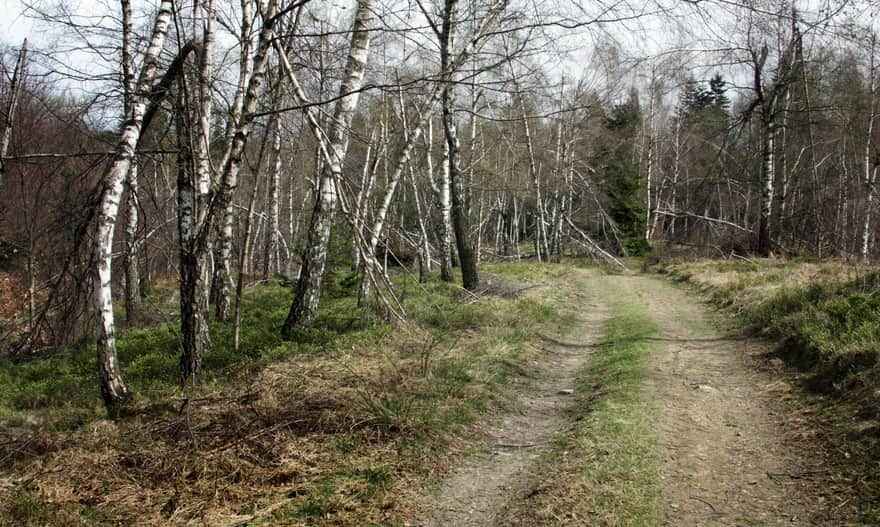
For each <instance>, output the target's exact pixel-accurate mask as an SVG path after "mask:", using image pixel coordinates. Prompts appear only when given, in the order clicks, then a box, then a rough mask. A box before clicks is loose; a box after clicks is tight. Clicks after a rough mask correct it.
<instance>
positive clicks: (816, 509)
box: [421, 271, 846, 527]
mask: <svg viewBox="0 0 880 527" xmlns="http://www.w3.org/2000/svg"><path fill="white" fill-rule="evenodd" d="M578 273H579V274H578V280H575V282H577V286H576V287H577V288H578V291H577V292H576V293H574V294H575V295H578V296H580V298H581V302H583V308H582V309H581V313H582V314H583V317H582V320H581V321H580V323H579V324H577V326H576V327H575V328H574V329H573V330H572V331H571V332H570V333H569V334H567V335H564V336H562V337H560V339H559V340H562V341H566V342H570V343H575V344H578V345H568V346H567V345H560V344H559V343H557V344H555V345H552V346H551V347H550V348H549V349H548V355H547V360H546V363H545V364H543V365H542V366H541V367H540V370H539V372H538V375H537V377H536V379H535V380H534V381H533V382H531V383H529V384H523V385H521V386H514V387H513V389H514V390H515V392H516V396H515V404H514V411H511V412H510V413H509V414H507V415H505V416H504V417H503V418H501V420H500V422H498V423H497V424H496V425H495V426H493V427H491V428H489V430H488V432H487V439H486V444H487V447H488V451H487V452H486V453H484V454H480V455H476V456H474V457H472V458H470V459H468V460H467V462H466V463H465V465H464V466H462V467H461V468H460V469H458V470H457V471H456V472H455V473H454V474H453V475H452V476H451V477H450V478H448V479H447V481H446V482H445V483H444V484H443V486H442V488H441V489H440V490H439V492H438V493H437V495H436V497H435V498H434V499H433V500H432V501H433V503H434V505H435V507H434V510H433V511H432V512H431V513H430V514H429V515H428V516H427V517H426V518H427V519H426V520H424V521H423V522H422V523H421V525H424V526H449V527H457V526H477V525H479V526H490V525H505V524H507V523H509V520H507V521H506V522H505V521H499V520H498V519H499V518H509V517H510V516H509V515H505V514H502V512H503V511H505V510H506V509H507V508H517V507H520V508H522V507H523V506H527V504H526V503H525V502H526V501H527V500H526V499H525V498H526V497H527V496H528V495H529V494H530V489H532V488H533V487H534V486H535V485H536V481H539V480H541V479H544V480H546V479H547V478H548V475H546V474H543V475H535V474H533V473H532V472H533V471H531V470H530V469H531V468H534V465H535V460H536V459H537V457H538V456H539V455H540V453H541V452H542V450H543V449H544V448H545V446H546V445H547V444H548V443H550V442H551V441H552V439H553V438H554V437H556V436H558V435H559V434H562V433H564V432H565V431H566V430H568V429H569V428H570V426H571V422H570V419H571V417H570V413H569V412H568V411H567V408H568V406H569V405H570V404H571V398H570V397H567V396H565V395H561V394H560V390H567V389H571V388H572V387H573V386H572V384H573V380H574V374H575V373H576V371H577V370H578V369H579V368H580V367H581V366H582V365H583V363H584V361H585V360H588V357H589V346H590V344H592V343H595V342H597V341H598V340H599V339H600V338H601V330H602V328H601V326H602V323H603V321H604V320H605V317H607V316H608V309H607V307H606V306H607V305H608V302H609V301H611V300H615V299H621V298H627V297H628V298H638V299H640V301H642V302H644V303H645V305H646V306H647V307H648V311H649V313H650V316H651V317H652V318H653V319H654V320H655V321H656V322H657V325H658V326H659V327H660V328H661V330H660V334H659V335H658V337H657V338H655V339H654V341H655V343H656V347H655V351H656V353H655V354H654V357H655V358H654V360H653V362H652V365H651V373H650V374H649V376H648V381H647V383H648V389H650V390H652V391H654V392H655V393H656V398H657V399H658V400H659V407H660V408H661V411H660V414H659V418H658V420H659V422H658V423H657V431H658V436H659V441H658V457H659V460H660V469H659V471H660V481H661V483H660V485H661V488H660V494H659V499H658V501H657V506H658V507H659V509H660V511H659V517H661V518H662V520H661V522H662V523H661V525H682V526H703V525H720V526H758V525H768V526H769V525H846V524H845V523H844V522H842V521H836V520H835V519H834V516H833V511H829V510H828V506H827V500H826V499H825V498H824V497H823V496H822V492H823V491H822V482H821V481H819V480H820V479H821V477H822V474H823V471H822V469H821V466H819V465H818V462H817V461H814V460H810V459H809V454H808V453H804V448H803V445H798V444H796V443H795V442H793V440H792V439H791V433H790V431H786V429H785V426H784V424H785V420H784V418H783V416H782V415H781V413H782V412H784V411H785V409H784V408H783V407H782V406H780V405H779V404H778V401H775V400H774V397H775V396H777V395H778V394H776V393H774V391H773V387H772V382H771V380H770V379H769V378H768V377H767V376H766V375H764V374H762V373H759V372H756V371H754V368H752V367H750V366H749V365H748V364H747V360H748V359H747V357H748V356H749V354H750V352H752V353H753V352H755V350H756V347H758V346H759V345H758V344H755V343H752V342H749V341H747V340H742V339H738V338H730V337H728V336H726V335H723V334H721V333H720V332H718V331H717V330H715V329H712V326H711V318H712V317H711V315H710V314H708V313H707V312H706V309H705V308H704V307H703V306H702V305H701V304H699V303H698V302H697V301H695V299H694V298H693V297H692V296H689V295H688V294H687V293H685V292H684V291H681V290H679V289H677V288H675V287H674V286H672V285H671V284H669V283H667V282H664V281H662V280H660V279H657V278H653V277H646V276H606V275H601V274H599V273H598V272H595V271H578ZM550 477H552V476H550Z"/></svg>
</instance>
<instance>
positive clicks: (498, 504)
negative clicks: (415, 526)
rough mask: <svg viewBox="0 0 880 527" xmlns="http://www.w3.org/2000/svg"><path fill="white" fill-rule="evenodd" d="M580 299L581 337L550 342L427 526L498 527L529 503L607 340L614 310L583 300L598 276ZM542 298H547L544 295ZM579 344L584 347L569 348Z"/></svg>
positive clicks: (436, 500) (573, 296) (440, 496)
mask: <svg viewBox="0 0 880 527" xmlns="http://www.w3.org/2000/svg"><path fill="white" fill-rule="evenodd" d="M579 278H582V283H583V285H582V286H581V287H580V288H579V291H571V292H569V293H568V296H569V299H568V300H569V301H571V300H576V301H578V302H579V303H580V304H581V305H582V306H583V308H582V309H581V310H580V312H579V313H580V314H579V317H578V322H577V324H576V326H575V328H576V329H575V330H574V331H571V332H569V333H568V335H564V336H557V337H554V336H546V337H545V338H544V339H543V342H542V343H541V345H542V347H543V348H544V351H545V352H546V355H545V358H544V361H543V363H542V364H540V365H538V364H535V370H534V372H533V373H532V374H531V375H529V377H527V378H522V379H520V380H518V381H517V382H516V383H515V385H514V386H513V387H512V389H511V394H510V399H509V401H508V408H507V411H506V412H505V414H504V415H503V416H500V417H497V418H496V419H494V420H493V421H492V422H489V423H485V424H484V427H485V439H484V444H483V448H482V449H481V452H479V453H478V454H475V455H473V456H472V457H470V458H468V459H467V460H466V462H465V464H464V465H462V466H461V467H459V468H458V469H457V470H455V471H454V472H453V473H452V474H451V475H450V476H449V477H448V478H447V480H446V481H445V482H444V484H443V486H442V487H441V489H440V490H439V492H438V493H437V494H436V496H433V497H432V502H433V505H434V507H433V510H432V511H431V512H430V513H429V514H428V515H427V516H426V518H425V519H424V520H423V521H422V522H421V523H420V525H424V526H430V527H439V526H475V527H476V526H481V527H482V526H486V525H494V524H495V523H496V520H497V519H498V518H499V517H501V516H503V513H504V511H505V508H506V507H508V506H509V505H510V504H512V503H515V502H516V500H517V499H521V498H523V497H525V496H527V495H528V493H529V491H530V489H531V486H532V485H531V484H532V481H533V479H534V478H533V477H532V476H531V473H530V469H531V468H532V466H533V465H534V463H535V461H536V460H537V459H538V457H539V456H540V455H541V453H542V452H543V451H544V450H546V449H547V448H548V446H549V445H550V443H551V442H552V440H553V439H554V438H555V437H557V436H558V435H559V434H562V433H564V432H565V431H566V429H568V428H569V427H570V426H571V420H570V416H569V413H568V411H567V409H568V408H569V406H570V405H571V399H572V393H573V390H574V382H575V374H576V373H577V371H578V370H579V369H580V368H581V366H583V364H584V361H585V360H587V358H588V356H589V353H590V351H591V348H592V345H593V344H594V343H595V342H597V341H598V339H599V338H600V337H601V331H602V324H603V322H604V320H605V317H606V316H607V315H606V310H605V309H604V307H603V306H602V305H601V304H599V303H597V302H596V301H595V300H593V299H590V298H589V297H586V296H585V295H583V294H582V291H590V290H593V289H594V288H595V287H596V284H595V282H596V278H597V277H596V276H594V275H592V274H589V275H587V274H585V275H584V276H583V277H579ZM539 294H540V293H539ZM568 338H574V339H576V340H567V339H568Z"/></svg>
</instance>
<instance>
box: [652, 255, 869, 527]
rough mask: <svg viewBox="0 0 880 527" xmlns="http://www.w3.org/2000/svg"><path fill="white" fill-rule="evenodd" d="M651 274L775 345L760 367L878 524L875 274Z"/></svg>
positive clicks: (688, 266)
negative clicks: (788, 392)
mask: <svg viewBox="0 0 880 527" xmlns="http://www.w3.org/2000/svg"><path fill="white" fill-rule="evenodd" d="M656 270H658V271H660V272H662V273H665V274H667V275H669V276H670V277H672V278H673V279H675V280H678V281H681V282H686V283H688V284H690V285H692V286H694V287H696V288H698V289H699V290H700V291H701V292H702V293H703V294H704V295H706V297H707V298H708V299H709V300H710V301H711V302H712V303H713V304H714V305H716V306H718V307H719V308H721V309H722V310H724V311H726V312H728V313H732V314H734V315H735V319H736V320H739V321H741V324H742V326H744V327H745V328H746V329H747V330H748V331H750V332H752V333H754V334H757V335H761V336H764V337H767V338H768V339H770V340H772V341H773V342H774V343H775V347H774V349H773V351H772V352H771V353H769V354H768V355H767V357H766V358H767V359H768V360H767V363H766V364H767V366H768V367H771V368H773V367H774V366H778V367H780V368H781V367H785V368H787V372H788V373H787V374H786V373H784V372H782V371H779V372H777V373H778V374H780V375H790V376H791V377H792V378H793V379H795V380H796V381H797V382H798V383H799V384H800V385H801V386H802V387H803V389H804V395H805V397H807V399H806V400H805V401H804V403H803V404H805V405H809V407H810V415H811V416H813V419H814V420H815V421H814V422H815V424H817V425H818V426H819V427H820V428H821V429H822V430H823V431H824V432H823V433H826V434H827V437H828V439H829V443H830V444H831V447H832V448H833V449H835V450H839V452H836V453H835V454H833V455H832V456H831V459H832V461H833V462H835V463H837V464H838V465H840V466H841V467H842V468H843V470H844V472H846V473H848V474H849V477H850V478H851V479H852V480H853V481H854V483H853V485H854V487H855V488H856V491H855V492H856V493H857V494H858V497H857V498H855V500H857V501H859V502H860V503H859V508H860V510H861V511H862V514H863V516H864V520H865V521H869V522H880V481H878V478H877V476H876V474H875V472H876V471H875V470H874V469H873V468H872V467H876V466H877V463H880V272H878V271H876V270H873V269H867V268H864V267H859V266H854V265H848V264H843V263H838V262H812V261H798V260H793V261H776V260H757V261H746V260H742V261H671V262H664V263H662V264H660V265H658V266H657V268H656Z"/></svg>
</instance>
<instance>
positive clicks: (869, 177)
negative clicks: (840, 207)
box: [859, 35, 877, 262]
mask: <svg viewBox="0 0 880 527" xmlns="http://www.w3.org/2000/svg"><path fill="white" fill-rule="evenodd" d="M875 43H876V36H874V35H872V36H871V67H870V73H869V75H870V79H869V82H870V91H869V97H870V99H871V102H870V107H871V110H870V111H869V112H868V133H867V136H866V137H865V160H864V164H865V216H864V218H863V221H862V239H861V247H860V251H859V252H860V255H861V257H862V261H863V262H867V261H868V254H869V249H870V247H869V242H870V239H871V212H872V211H871V209H872V207H873V205H874V181H875V180H876V178H877V166H876V164H875V163H872V162H871V161H872V160H871V143H872V141H873V135H874V119H875V117H876V108H877V104H876V100H875V99H876V92H877V75H876V71H875V69H876V66H875V62H874V61H875V59H874V48H875V47H876V46H875Z"/></svg>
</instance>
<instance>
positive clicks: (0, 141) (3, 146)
mask: <svg viewBox="0 0 880 527" xmlns="http://www.w3.org/2000/svg"><path fill="white" fill-rule="evenodd" d="M26 60H27V39H24V42H22V44H21V50H19V52H18V59H17V60H16V62H15V69H14V70H13V72H12V80H11V81H10V83H9V102H8V103H7V105H6V124H4V125H3V133H2V134H0V187H2V186H3V176H4V174H5V173H6V167H5V161H4V159H5V158H6V154H7V152H9V142H10V140H11V139H12V125H13V121H14V120H15V110H16V108H17V107H18V97H19V93H20V92H21V85H22V83H23V81H24V79H23V77H24V71H25V61H26Z"/></svg>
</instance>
